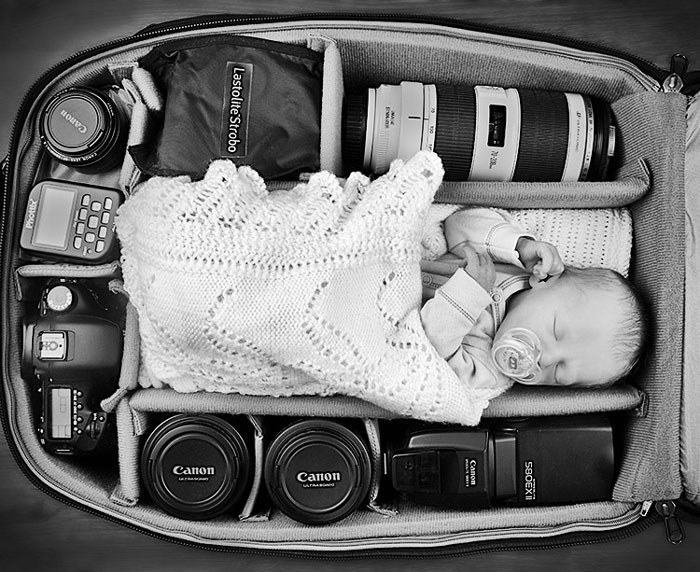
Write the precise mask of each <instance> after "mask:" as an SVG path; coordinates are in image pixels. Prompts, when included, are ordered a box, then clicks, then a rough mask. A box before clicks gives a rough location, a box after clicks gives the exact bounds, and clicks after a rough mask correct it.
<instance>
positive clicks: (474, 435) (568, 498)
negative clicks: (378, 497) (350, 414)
mask: <svg viewBox="0 0 700 572" xmlns="http://www.w3.org/2000/svg"><path fill="white" fill-rule="evenodd" d="M385 474H387V475H388V476H390V478H391V484H392V487H393V489H394V490H395V491H397V492H398V493H403V494H406V495H407V496H409V497H410V498H411V499H412V500H414V501H415V502H417V503H419V504H427V505H433V506H445V507H452V508H466V509H482V508H490V507H492V506H494V505H506V506H537V505H555V504H560V503H577V502H589V501H599V500H608V499H610V498H611V495H612V489H613V485H614V480H615V458H614V447H613V431H612V426H611V424H610V421H609V420H608V419H607V418H605V417H602V416H596V415H571V416H562V417H542V418H525V419H510V420H509V419H506V420H499V421H493V422H490V423H488V424H484V425H483V426H479V427H477V428H466V427H456V428H451V427H444V428H438V429H436V428H435V427H432V428H427V429H417V430H415V431H411V432H408V433H406V435H405V436H403V437H399V438H397V439H396V440H395V441H394V442H393V443H391V444H390V445H389V446H388V447H387V452H386V457H385Z"/></svg>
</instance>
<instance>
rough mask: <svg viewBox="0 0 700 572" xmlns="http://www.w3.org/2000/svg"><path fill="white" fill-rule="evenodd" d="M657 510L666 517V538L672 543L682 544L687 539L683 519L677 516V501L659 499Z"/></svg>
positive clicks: (656, 505) (656, 504)
mask: <svg viewBox="0 0 700 572" xmlns="http://www.w3.org/2000/svg"><path fill="white" fill-rule="evenodd" d="M655 508H656V512H657V513H659V515H661V516H663V517H664V526H665V527H666V540H668V541H669V542H670V543H671V544H680V543H681V542H683V540H685V532H684V531H683V524H682V523H681V519H680V518H678V516H676V503H674V502H673V501H657V502H656V503H655Z"/></svg>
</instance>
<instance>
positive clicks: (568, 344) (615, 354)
mask: <svg viewBox="0 0 700 572" xmlns="http://www.w3.org/2000/svg"><path fill="white" fill-rule="evenodd" d="M445 238H446V240H447V245H448V249H449V253H448V254H447V255H445V256H443V257H441V258H440V259H439V260H438V261H435V262H424V263H423V270H424V276H423V283H424V284H426V283H427V284H434V285H437V286H439V287H438V289H437V290H436V291H435V292H434V295H432V294H433V292H431V289H430V288H427V291H428V297H430V299H429V300H428V301H427V302H426V303H425V305H424V306H423V308H422V310H421V319H422V322H423V326H424V328H425V331H426V334H427V335H428V338H429V339H430V340H431V342H432V343H433V345H434V346H435V348H436V349H437V351H438V353H439V354H440V355H441V356H442V357H443V358H444V359H446V360H447V362H448V363H449V365H450V366H451V367H452V369H453V370H454V371H455V373H457V375H458V376H459V378H460V379H461V380H462V381H463V382H464V383H466V384H469V385H470V386H472V387H498V386H503V385H504V384H505V385H509V384H510V383H512V381H511V380H514V381H517V382H519V383H523V384H528V385H558V386H570V387H604V386H608V385H611V384H612V383H614V382H616V381H618V380H619V379H621V378H623V377H624V376H625V375H627V374H629V372H630V371H631V370H632V368H633V367H634V365H635V364H636V363H637V362H638V361H639V358H640V356H641V353H642V348H643V347H644V344H645V339H646V337H647V326H646V323H647V320H646V317H645V313H644V307H643V304H642V301H641V300H640V298H639V295H638V294H637V292H636V290H635V289H634V287H633V285H632V284H631V283H630V282H628V281H627V280H625V279H624V278H623V277H622V276H621V275H620V274H618V273H617V272H615V271H613V270H609V269H604V268H586V269H576V268H565V267H564V264H563V262H562V260H561V258H560V256H559V253H558V251H557V249H556V247H555V246H554V245H552V244H549V243H547V242H541V241H537V240H535V238H534V237H533V236H530V235H527V234H526V233H525V232H523V231H522V230H521V229H520V228H519V227H518V226H517V224H516V223H515V222H514V221H513V220H511V219H510V218H509V217H507V215H505V214H502V213H500V212H497V211H494V210H490V209H484V208H478V209H477V208H475V209H465V210H462V211H458V212H456V213H455V214H453V215H451V216H450V217H448V218H447V219H446V220H445ZM494 261H495V262H500V263H505V264H508V265H510V267H505V268H502V267H499V270H497V269H496V266H495V265H494ZM424 290H425V289H424ZM487 308H490V310H491V311H485V310H486V309H487Z"/></svg>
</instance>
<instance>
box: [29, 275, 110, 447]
mask: <svg viewBox="0 0 700 572" xmlns="http://www.w3.org/2000/svg"><path fill="white" fill-rule="evenodd" d="M106 295H107V293H106V294H105V296H106ZM109 296H110V297H112V296H113V297H115V298H116V297H117V295H116V294H111V293H109ZM37 310H38V311H36V312H34V313H32V314H31V315H28V316H27V317H26V318H25V320H24V337H23V350H22V377H24V379H25V380H27V381H33V380H37V381H38V382H39V384H40V386H39V393H40V395H41V406H40V407H41V412H40V415H39V427H38V432H39V439H40V442H41V444H42V445H43V447H44V448H45V449H46V450H47V451H49V452H50V453H53V454H58V455H87V454H94V453H99V452H102V451H105V450H111V449H113V448H114V447H115V446H116V430H115V427H114V422H113V420H112V419H111V416H109V415H108V414H107V413H106V412H105V411H103V410H102V409H101V407H100V401H101V400H102V399H105V398H106V397H108V396H109V395H111V394H112V393H113V392H114V391H115V390H116V388H117V384H118V378H119V372H120V369H121V357H122V347H123V328H122V326H121V325H120V323H119V311H118V308H117V307H116V306H114V307H107V306H104V305H103V304H101V303H100V301H99V299H98V297H97V295H96V293H95V292H94V291H93V290H91V289H89V288H88V287H87V286H86V285H85V284H84V283H80V282H77V281H69V280H64V279H57V280H51V281H49V282H48V283H47V285H46V286H45V288H44V289H43V290H42V292H41V297H40V301H39V304H38V309H37Z"/></svg>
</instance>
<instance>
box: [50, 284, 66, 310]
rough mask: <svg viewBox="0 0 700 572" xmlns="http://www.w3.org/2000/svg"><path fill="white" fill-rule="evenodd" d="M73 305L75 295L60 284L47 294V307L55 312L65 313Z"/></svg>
mask: <svg viewBox="0 0 700 572" xmlns="http://www.w3.org/2000/svg"><path fill="white" fill-rule="evenodd" d="M72 303H73V293H72V292H71V289H70V288H68V286H64V285H63V284H59V285H58V286H54V287H53V288H51V290H49V291H48V292H47V293H46V306H47V308H48V309H49V310H51V311H53V312H64V311H65V310H67V309H68V308H70V306H71V304H72Z"/></svg>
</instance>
